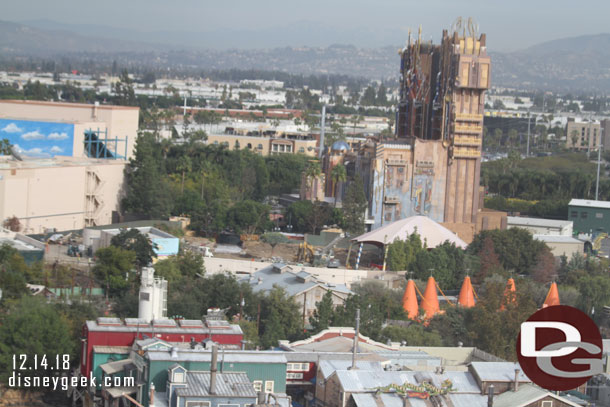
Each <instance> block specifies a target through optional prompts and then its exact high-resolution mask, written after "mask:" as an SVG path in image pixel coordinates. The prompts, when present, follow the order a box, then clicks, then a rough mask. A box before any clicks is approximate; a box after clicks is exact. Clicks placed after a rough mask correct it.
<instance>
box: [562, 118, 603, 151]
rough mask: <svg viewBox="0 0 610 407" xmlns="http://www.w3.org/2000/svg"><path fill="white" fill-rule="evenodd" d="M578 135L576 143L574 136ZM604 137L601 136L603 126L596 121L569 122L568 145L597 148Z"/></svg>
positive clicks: (570, 146)
mask: <svg viewBox="0 0 610 407" xmlns="http://www.w3.org/2000/svg"><path fill="white" fill-rule="evenodd" d="M573 135H576V136H577V139H576V144H574V142H573V140H572V136H573ZM601 143H603V139H602V136H601V126H600V124H599V123H594V122H590V123H589V122H585V123H582V122H568V125H567V126H566V147H568V148H575V149H579V150H587V149H591V150H593V149H596V148H597V147H598V146H599V145H600V144H601Z"/></svg>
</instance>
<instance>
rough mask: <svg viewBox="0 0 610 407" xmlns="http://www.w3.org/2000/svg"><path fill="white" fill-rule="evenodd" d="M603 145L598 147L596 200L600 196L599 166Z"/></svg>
mask: <svg viewBox="0 0 610 407" xmlns="http://www.w3.org/2000/svg"><path fill="white" fill-rule="evenodd" d="M602 147H603V146H602V145H601V144H600V145H599V146H598V147H597V181H596V182H595V200H596V201H597V198H598V197H599V167H600V165H601V162H602V161H601V157H602Z"/></svg>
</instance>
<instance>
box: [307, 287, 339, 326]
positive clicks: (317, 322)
mask: <svg viewBox="0 0 610 407" xmlns="http://www.w3.org/2000/svg"><path fill="white" fill-rule="evenodd" d="M333 315H334V307H333V293H332V291H327V292H326V294H324V296H323V297H322V301H319V302H318V303H316V309H315V311H314V312H313V316H311V317H310V318H309V323H310V324H311V327H312V329H311V334H312V335H315V334H317V333H318V332H321V331H323V330H325V329H327V328H328V327H329V326H332V323H333Z"/></svg>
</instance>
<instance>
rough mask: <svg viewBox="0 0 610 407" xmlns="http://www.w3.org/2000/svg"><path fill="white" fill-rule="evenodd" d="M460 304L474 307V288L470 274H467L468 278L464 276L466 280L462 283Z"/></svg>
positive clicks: (465, 306)
mask: <svg viewBox="0 0 610 407" xmlns="http://www.w3.org/2000/svg"><path fill="white" fill-rule="evenodd" d="M458 304H460V305H461V306H462V307H464V308H471V307H474V290H473V288H472V283H471V282H470V277H469V276H466V278H464V282H463V283H462V289H461V290H460V295H459V297H458Z"/></svg>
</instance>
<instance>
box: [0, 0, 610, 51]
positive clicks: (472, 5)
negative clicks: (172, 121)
mask: <svg viewBox="0 0 610 407" xmlns="http://www.w3.org/2000/svg"><path fill="white" fill-rule="evenodd" d="M609 12H610V2H608V0H587V1H576V0H503V1H499V0H419V1H412V0H376V1H371V0H369V1H364V0H326V1H324V0H306V1H293V0H247V1H246V0H232V1H229V0H226V1H222V0H215V1H207V0H176V1H169V0H163V1H161V0H102V1H97V2H90V1H83V0H52V1H49V0H12V1H11V0H5V1H4V4H3V6H2V13H0V19H2V20H9V21H27V20H37V19H49V20H54V21H57V22H61V23H72V24H86V23H88V22H89V23H92V24H98V25H107V26H114V27H121V28H130V29H135V30H139V31H160V30H163V31H165V30H180V31H209V30H216V29H235V30H242V29H248V30H257V29H264V28H268V27H272V26H289V25H290V24H291V23H295V22H298V21H308V22H316V23H321V24H324V25H327V26H330V27H335V28H337V29H346V28H350V29H354V28H363V29H367V30H374V31H389V30H393V31H394V30H404V32H405V33H406V30H407V28H409V27H417V26H418V25H419V24H422V25H423V29H424V37H425V38H426V39H429V38H431V37H432V38H434V39H435V40H436V39H438V38H439V37H440V32H441V30H442V29H443V28H447V27H449V26H450V25H451V23H452V22H453V21H454V20H455V18H456V17H457V16H465V17H468V16H471V17H473V18H474V19H475V21H476V22H478V24H479V27H480V31H481V32H485V33H487V37H488V46H489V48H490V49H496V50H501V51H504V50H514V49H521V48H525V47H527V46H529V45H533V44H536V43H539V42H543V41H547V40H552V39H557V38H563V37H569V36H577V35H584V34H598V33H602V32H608V31H610V29H609V28H608V14H609ZM405 37H406V34H405ZM404 40H405V38H397V39H396V40H395V41H394V42H393V44H402V43H404ZM393 44H387V45H393ZM305 45H306V44H305ZM355 45H358V44H355Z"/></svg>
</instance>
